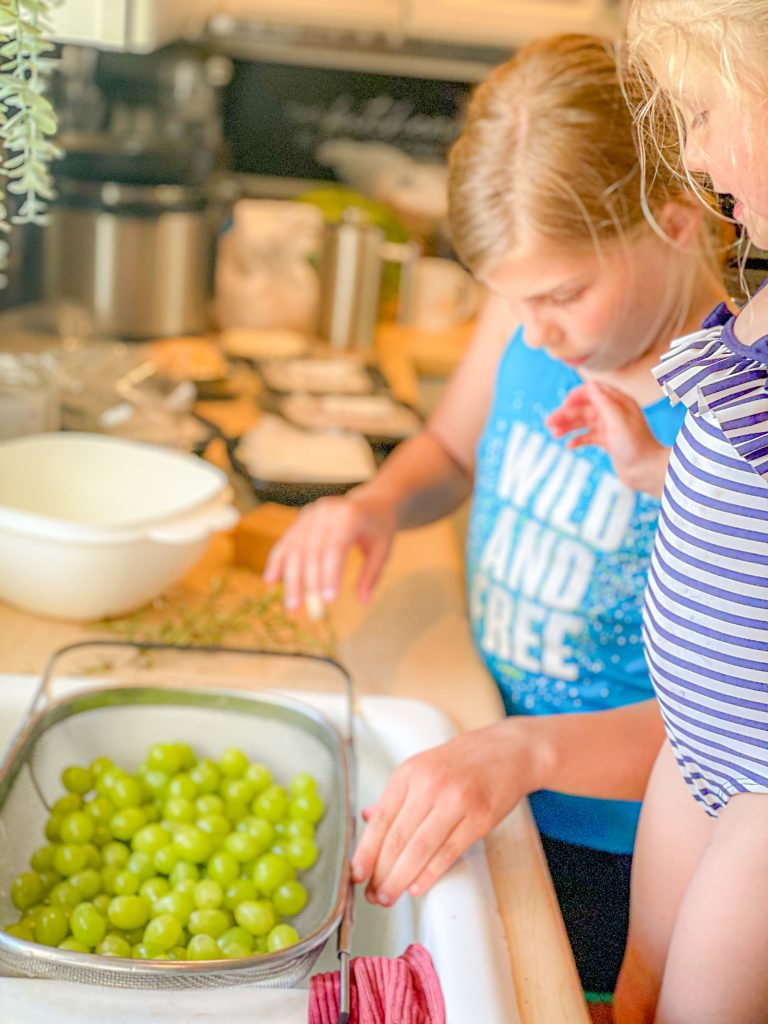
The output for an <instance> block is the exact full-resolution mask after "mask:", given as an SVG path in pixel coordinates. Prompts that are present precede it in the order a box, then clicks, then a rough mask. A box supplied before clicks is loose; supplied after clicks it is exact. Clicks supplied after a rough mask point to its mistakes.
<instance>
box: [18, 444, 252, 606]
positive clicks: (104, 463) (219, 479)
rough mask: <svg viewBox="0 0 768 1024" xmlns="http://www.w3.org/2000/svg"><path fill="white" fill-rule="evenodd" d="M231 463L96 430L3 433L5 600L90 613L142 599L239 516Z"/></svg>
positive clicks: (163, 585) (183, 569) (151, 595)
mask: <svg viewBox="0 0 768 1024" xmlns="http://www.w3.org/2000/svg"><path fill="white" fill-rule="evenodd" d="M231 497H232V495H231V491H230V489H229V486H228V481H227V478H226V476H225V475H224V473H222V472H221V471H220V470H218V469H216V468H215V467H214V466H210V465H208V463H206V462H203V461H202V460H201V459H198V458H196V457H195V456H192V455H185V454H182V453H179V452H174V451H170V450H167V449H164V448H157V447H154V446H153V445H148V444H142V443H140V442H138V441H126V440H123V439H121V438H113V437H104V436H102V435H99V434H77V433H71V434H66V433H65V434H38V435H34V436H32V437H22V438H15V439H13V440H10V441H3V442H0V598H2V600H5V601H7V602H8V603H9V604H14V605H16V606H17V607H19V608H23V609H25V610H26V611H31V612H35V613H37V614H40V615H48V616H51V617H53V618H59V619H71V620H77V621H87V620H93V619H100V618H105V617H108V616H114V615H122V614H124V613H126V612H129V611H133V610H135V609H136V608H140V607H141V606H142V605H144V604H146V603H147V602H148V601H151V600H152V598H154V597H157V595H158V594H160V593H162V591H163V590H165V589H166V588H167V587H169V586H172V585H173V584H174V583H176V582H178V580H179V579H181V577H182V576H183V575H184V573H185V572H186V571H187V569H189V568H191V566H192V565H194V563H195V562H196V561H197V560H198V558H199V557H200V555H201V554H202V553H203V551H204V549H205V547H206V544H207V541H208V538H209V536H210V535H211V534H212V533H215V532H217V531H218V530H225V529H228V528H229V527H231V526H233V525H234V524H235V522H236V521H237V518H238V516H237V512H236V510H235V508H234V507H233V505H232V504H231Z"/></svg>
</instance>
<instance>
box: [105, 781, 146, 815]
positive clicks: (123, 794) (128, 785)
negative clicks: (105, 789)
mask: <svg viewBox="0 0 768 1024" xmlns="http://www.w3.org/2000/svg"><path fill="white" fill-rule="evenodd" d="M109 796H110V799H111V800H112V803H113V804H114V805H115V807H119V808H121V809H127V808H129V807H138V806H139V804H141V802H142V800H143V798H144V791H143V787H142V785H141V782H139V780H138V779H135V778H133V777H132V776H131V775H126V776H121V777H120V778H118V779H115V781H114V783H113V785H112V787H111V788H110V792H109Z"/></svg>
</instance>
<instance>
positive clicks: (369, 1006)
mask: <svg viewBox="0 0 768 1024" xmlns="http://www.w3.org/2000/svg"><path fill="white" fill-rule="evenodd" d="M350 973H351V1004H352V1006H351V1010H352V1012H351V1015H350V1018H349V1020H350V1024H445V1004H444V1003H443V993H442V991H441V990H440V982H439V981H438V978H437V973H436V972H435V968H434V966H433V964H432V958H431V957H430V955H429V953H428V952H427V951H426V949H424V947H423V946H420V945H419V944H418V943H414V945H412V946H409V947H408V949H406V951H405V952H404V953H403V955H402V956H399V957H396V958H390V957H386V956H357V957H354V958H353V959H352V962H351V971H350ZM338 1016H339V972H338V971H329V972H328V973H327V974H316V975H315V976H314V977H313V978H312V979H310V983H309V1024H336V1021H337V1019H338Z"/></svg>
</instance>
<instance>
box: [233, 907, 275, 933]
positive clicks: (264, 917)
mask: <svg viewBox="0 0 768 1024" xmlns="http://www.w3.org/2000/svg"><path fill="white" fill-rule="evenodd" d="M235 920H236V921H237V923H238V924H239V925H240V927H241V928H245V930H246V931H247V932H249V933H250V934H251V935H267V934H268V933H269V932H270V931H271V930H272V929H273V928H274V927H275V924H276V923H277V915H276V914H275V908H274V907H273V906H272V904H271V903H270V902H269V900H246V901H245V902H244V903H241V904H240V905H239V906H238V907H237V908H236V909H235Z"/></svg>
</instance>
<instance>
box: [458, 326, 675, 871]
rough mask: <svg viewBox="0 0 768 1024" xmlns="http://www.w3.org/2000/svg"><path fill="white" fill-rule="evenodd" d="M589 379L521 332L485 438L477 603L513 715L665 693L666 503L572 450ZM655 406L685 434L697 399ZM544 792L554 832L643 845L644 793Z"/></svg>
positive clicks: (599, 844) (476, 505) (597, 706)
mask: <svg viewBox="0 0 768 1024" xmlns="http://www.w3.org/2000/svg"><path fill="white" fill-rule="evenodd" d="M581 383H582V380H581V378H580V377H579V376H578V374H577V373H576V372H575V371H574V370H572V369H570V368H569V367H567V366H565V365H563V364H562V363H558V362H556V361H555V360H553V359H551V358H550V357H549V356H548V355H546V353H544V352H539V351H533V350H531V349H529V348H528V347H527V346H526V345H525V343H524V341H523V337H522V331H518V332H517V333H516V334H515V336H514V337H513V338H512V340H511V342H510V344H509V346H508V348H507V350H506V352H505V353H504V356H503V358H502V361H501V364H500V366H499V371H498V375H497V379H496V392H495V396H494V401H493V406H492V408H491V412H490V415H489V417H488V420H487V422H486V425H485V429H484V432H483V435H482V437H481V438H480V442H479V444H478V449H477V464H476V469H475V488H474V496H473V502H472V514H471V518H470V525H469V536H468V543H467V580H468V587H469V611H470V619H471V622H472V630H473V633H474V637H475V642H476V643H477V646H478V648H479V650H480V653H481V654H482V656H483V658H484V659H485V662H486V664H487V665H488V668H489V669H490V671H491V673H492V674H493V676H494V677H495V679H496V681H497V683H498V686H499V689H500V691H501V694H502V697H503V699H504V704H505V706H506V709H507V713H508V714H510V715H549V714H558V713H562V712H574V711H604V710H607V709H609V708H615V707H622V706H624V705H626V704H633V703H636V702H638V701H643V700H647V699H648V698H649V697H652V696H653V690H652V688H651V683H650V680H649V678H648V672H647V669H646V665H645V659H644V656H643V647H642V641H641V618H642V606H643V592H644V590H645V583H646V574H647V570H648V564H649V560H650V557H651V551H652V548H653V537H654V533H655V530H656V519H657V516H658V511H659V503H658V501H657V500H656V499H654V498H651V497H649V496H648V495H645V494H635V493H633V492H632V491H630V490H629V489H628V488H627V487H625V486H624V484H622V483H621V481H620V480H619V479H618V477H617V476H616V474H615V473H614V471H613V468H612V466H611V462H610V459H609V458H608V456H607V455H606V454H605V452H603V451H602V450H601V449H598V448H595V447H592V446H590V447H585V448H580V449H578V450H577V451H569V450H568V449H567V447H566V444H565V441H558V440H555V439H554V438H553V437H552V435H551V434H550V432H549V431H548V430H547V428H546V427H545V425H544V420H545V419H546V417H547V416H548V415H549V414H550V413H552V412H554V410H555V409H557V408H558V407H559V406H560V405H561V404H562V402H563V399H564V398H565V396H566V395H567V394H568V392H569V391H571V390H572V389H573V388H575V387H576V386H578V385H579V384H581ZM644 411H645V415H646V419H647V421H648V425H649V426H650V428H651V430H652V431H653V433H654V435H655V436H656V438H657V439H658V440H659V441H660V442H661V443H662V444H664V445H666V446H671V445H672V442H673V441H674V439H675V435H676V434H677V431H678V429H679V427H680V426H681V424H682V421H683V414H684V410H683V409H680V408H679V407H677V408H673V407H672V406H671V405H670V404H669V402H668V401H667V400H666V399H663V400H661V401H659V402H657V403H656V404H654V405H652V406H650V407H648V408H646V409H645V410H644ZM530 804H531V809H532V811H533V815H534V817H535V819H536V823H537V825H538V827H539V829H540V831H541V832H542V833H543V834H544V835H547V836H550V837H552V838H554V839H561V840H564V841H566V842H570V843H576V844H578V845H581V846H590V847H592V848H593V849H598V850H608V851H611V852H613V853H629V852H631V850H632V846H633V842H634V835H635V829H636V827H637V818H638V814H639V811H640V805H639V803H635V802H630V801H623V800H594V799H587V798H584V797H574V796H569V795H566V794H562V793H552V792H548V791H542V792H539V793H534V794H532V795H531V798H530Z"/></svg>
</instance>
